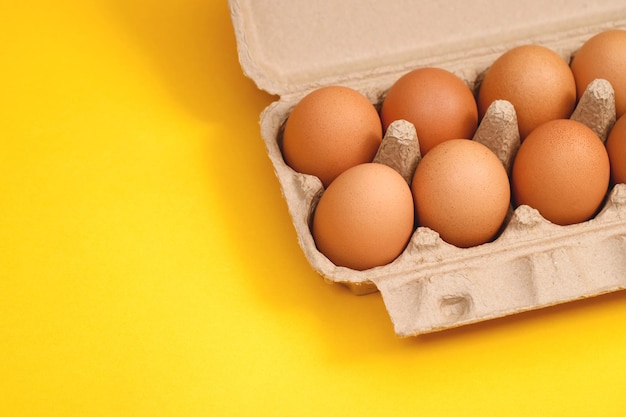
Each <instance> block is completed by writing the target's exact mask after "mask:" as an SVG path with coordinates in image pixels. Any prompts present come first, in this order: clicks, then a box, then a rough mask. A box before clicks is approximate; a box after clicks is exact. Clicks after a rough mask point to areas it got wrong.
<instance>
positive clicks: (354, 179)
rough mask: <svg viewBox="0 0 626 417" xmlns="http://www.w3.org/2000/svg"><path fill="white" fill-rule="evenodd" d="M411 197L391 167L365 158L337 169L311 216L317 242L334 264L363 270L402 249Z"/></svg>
mask: <svg viewBox="0 0 626 417" xmlns="http://www.w3.org/2000/svg"><path fill="white" fill-rule="evenodd" d="M413 213H414V210H413V198H412V197H411V191H410V189H409V186H408V184H407V183H406V181H405V180H404V178H403V177H402V176H401V175H400V174H399V173H398V172H396V171H395V170H394V169H392V168H390V167H388V166H386V165H382V164H378V163H366V164H361V165H357V166H354V167H352V168H350V169H348V170H346V171H344V172H343V173H341V174H340V175H339V176H338V177H337V178H336V179H335V181H333V182H332V183H331V184H330V186H329V187H328V188H327V189H326V191H324V193H323V194H322V197H321V198H320V200H319V203H318V204H317V208H316V209H315V213H314V216H313V227H312V229H313V238H314V239H315V242H316V246H317V248H318V249H319V250H320V252H322V253H323V254H324V255H325V256H327V257H328V258H329V259H330V260H331V261H332V262H333V263H334V264H335V265H338V266H345V267H348V268H352V269H355V270H359V271H361V270H365V269H369V268H374V267H376V266H381V265H386V264H388V263H390V262H392V261H393V260H394V259H396V258H397V257H398V255H400V253H402V251H403V250H404V248H405V247H406V245H407V243H408V241H409V238H410V237H411V234H412V233H413V223H414V220H413V217H414V214H413Z"/></svg>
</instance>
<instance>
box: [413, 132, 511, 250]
mask: <svg viewBox="0 0 626 417" xmlns="http://www.w3.org/2000/svg"><path fill="white" fill-rule="evenodd" d="M411 189H412V191H413V199H414V203H415V210H416V213H417V223H418V225H419V226H425V227H429V228H430V229H432V230H434V231H435V232H437V233H439V236H440V237H441V238H442V239H443V240H444V241H446V242H448V243H450V244H452V245H455V246H458V247H470V246H476V245H479V244H482V243H486V242H488V241H490V240H492V239H493V238H494V237H495V236H496V235H497V233H498V231H499V230H500V228H501V226H502V224H503V222H504V220H505V218H506V215H507V211H508V208H509V205H510V196H511V194H510V185H509V178H508V176H507V172H506V170H505V169H504V166H503V165H502V162H500V160H499V159H498V157H497V156H496V155H495V154H494V153H493V152H492V151H491V150H490V149H489V148H487V147H486V146H485V145H482V144H480V143H478V142H474V141H472V140H464V139H452V140H449V141H446V142H443V143H440V144H439V145H437V146H435V147H434V148H432V149H431V150H430V152H429V153H428V154H426V155H425V156H424V158H423V159H422V161H421V162H420V163H419V165H418V166H417V169H416V170H415V174H414V176H413V181H412V184H411Z"/></svg>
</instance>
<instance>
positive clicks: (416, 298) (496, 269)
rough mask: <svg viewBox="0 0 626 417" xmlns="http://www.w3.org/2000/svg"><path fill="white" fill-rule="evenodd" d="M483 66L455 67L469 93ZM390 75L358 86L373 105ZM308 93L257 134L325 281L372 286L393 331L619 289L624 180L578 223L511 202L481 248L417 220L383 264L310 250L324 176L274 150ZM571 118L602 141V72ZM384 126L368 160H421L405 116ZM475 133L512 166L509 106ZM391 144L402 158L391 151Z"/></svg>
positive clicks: (607, 115)
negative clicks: (361, 266) (448, 238)
mask: <svg viewBox="0 0 626 417" xmlns="http://www.w3.org/2000/svg"><path fill="white" fill-rule="evenodd" d="M589 36H591V35H589ZM579 45H580V41H578V43H576V44H575V45H570V48H569V49H567V48H563V45H562V44H560V46H561V48H562V49H561V50H559V52H560V53H561V54H562V55H564V56H565V57H567V60H568V61H569V58H570V57H571V56H573V53H575V50H576V48H577V47H578V46H579ZM481 65H482V66H481ZM486 69H487V66H485V65H484V63H483V64H475V67H473V68H470V69H469V70H464V71H461V72H459V73H456V74H457V75H458V76H460V77H461V78H462V79H463V80H464V81H465V82H466V83H467V85H469V86H470V88H472V89H473V90H474V91H475V92H476V91H477V89H478V87H479V85H480V80H481V76H482V74H484V72H485V71H486ZM409 70H410V69H409ZM407 71H408V70H407ZM453 72H454V71H453ZM400 75H401V74H400ZM400 75H398V76H397V77H399V76H400ZM468 75H469V78H468ZM392 82H393V80H389V79H387V80H386V81H385V82H381V84H380V85H377V84H375V83H374V82H364V83H363V85H362V88H356V89H357V90H359V91H360V92H362V93H363V94H364V95H366V96H367V97H368V98H369V99H370V101H371V102H372V103H373V104H375V105H376V106H377V107H379V106H380V103H381V102H382V99H383V98H384V96H385V93H386V91H387V90H388V88H389V87H390V85H391V83H392ZM350 86H351V87H352V88H355V86H354V85H350ZM309 91H310V90H309ZM306 93H307V91H303V92H301V93H298V94H291V95H285V96H282V97H281V99H280V100H279V101H277V102H275V103H273V104H271V105H270V106H269V107H268V108H266V109H265V110H264V111H263V113H262V115H261V133H262V136H263V138H264V140H265V143H266V146H267V150H268V154H269V156H270V159H271V160H272V161H273V165H274V169H275V172H276V175H277V177H278V179H279V182H280V184H281V188H282V191H283V194H284V196H285V199H286V201H287V204H288V209H289V212H290V215H291V217H292V220H293V223H294V226H295V228H296V231H297V235H298V241H299V244H300V246H301V248H302V250H303V252H304V254H305V256H306V258H307V260H308V261H309V263H310V264H311V266H312V268H313V269H314V270H315V271H317V272H318V273H319V274H320V275H321V276H322V277H323V278H324V279H325V280H327V281H328V282H331V283H340V284H342V285H345V286H347V287H348V288H350V289H351V290H352V292H354V293H355V294H358V295H364V294H369V293H372V292H375V291H380V292H381V294H382V296H383V299H384V302H385V305H386V308H387V311H388V312H389V315H390V318H391V320H392V322H393V324H394V329H395V332H396V334H397V335H399V336H411V335H416V334H421V333H427V332H432V331H437V330H442V329H446V328H451V327H457V326H460V325H464V324H468V323H472V322H477V321H482V320H487V319H491V318H495V317H501V316H505V315H509V314H514V313H518V312H521V311H526V310H532V309H537V308H540V307H545V306H549V305H554V304H558V303H563V302H567V301H572V300H575V299H581V298H587V297H591V296H595V295H599V294H603V293H606V292H611V291H616V290H619V289H624V288H626V204H625V203H626V185H624V184H618V185H616V186H614V187H613V188H612V189H611V190H610V193H609V194H608V195H607V200H606V203H605V204H604V206H603V207H602V209H601V211H600V212H599V213H598V214H597V215H596V216H595V217H594V218H593V219H591V220H589V221H587V222H584V223H580V224H575V225H570V226H557V225H554V224H552V223H550V222H548V221H547V220H545V219H544V218H542V217H541V215H540V214H539V213H538V212H537V211H536V210H534V209H532V208H530V207H528V206H520V207H518V208H517V209H515V210H513V208H512V207H511V209H510V214H509V216H508V218H507V221H506V223H505V224H504V225H503V228H502V231H501V233H500V234H499V236H498V237H497V238H496V239H495V240H493V241H492V242H489V243H485V244H483V245H480V246H476V247H472V248H464V249H461V248H457V247H454V246H452V245H450V244H448V243H446V242H444V241H443V240H441V238H440V237H439V235H438V234H437V233H436V232H434V231H432V230H430V229H428V228H424V227H418V228H417V229H416V230H415V232H414V233H413V236H412V238H411V240H410V242H409V244H408V246H407V248H406V249H405V251H404V252H403V253H402V254H401V255H400V256H399V257H398V258H397V259H396V260H394V261H393V262H392V263H390V264H388V265H384V266H380V267H376V268H372V269H369V270H365V271H355V270H351V269H349V268H345V267H340V266H336V265H334V264H333V263H332V262H330V261H329V260H328V259H327V258H326V257H325V256H324V255H323V254H321V253H320V252H319V251H318V250H317V248H316V246H315V242H314V240H313V237H312V234H311V220H312V216H313V214H314V210H315V206H316V204H317V201H318V200H319V198H320V196H321V195H322V193H323V191H324V189H323V187H322V183H321V181H320V180H319V179H318V178H316V177H314V176H311V175H306V174H301V173H297V172H295V171H294V170H292V169H291V168H290V167H289V166H287V165H286V164H285V162H284V160H283V158H282V153H281V149H280V145H281V135H282V129H283V126H284V123H285V121H286V120H287V118H288V116H289V113H290V112H291V110H292V109H293V107H294V106H295V104H296V103H297V102H298V101H299V99H300V98H301V97H304V95H305V94H306ZM571 118H572V119H575V120H578V121H580V122H582V123H584V124H585V125H587V126H588V127H590V128H591V129H592V130H593V131H594V132H595V133H596V134H597V135H598V136H599V137H600V138H601V139H602V140H603V141H604V140H605V139H606V136H607V134H608V132H609V131H610V128H611V127H612V125H613V123H614V122H615V102H614V94H613V89H612V87H611V85H610V84H609V83H608V82H606V81H604V80H596V81H594V82H593V83H591V84H590V86H589V87H588V89H587V91H586V93H585V95H584V96H583V97H582V98H581V100H580V101H579V103H578V105H577V107H576V109H575V111H574V113H573V114H572V116H571ZM392 126H393V128H390V129H388V131H387V133H386V135H385V138H384V139H383V143H382V144H381V149H380V150H379V153H378V154H377V157H376V159H375V161H376V162H381V163H385V164H387V165H389V166H391V167H392V168H394V169H396V170H398V172H400V173H401V174H402V175H403V176H404V177H405V179H409V178H411V177H412V172H413V171H414V169H415V166H416V164H417V162H418V161H419V148H418V154H417V155H415V154H412V155H410V154H411V150H410V149H408V148H410V147H411V146H412V145H411V141H413V142H415V140H416V138H415V129H414V128H413V127H412V125H411V124H410V123H408V122H406V121H397V122H394V124H392ZM473 139H474V140H476V141H479V142H481V143H483V144H485V145H487V146H488V147H489V148H490V149H491V150H492V151H494V153H496V155H498V157H499V158H500V160H501V161H502V163H503V164H504V166H505V167H506V168H507V170H508V171H509V172H510V168H511V164H512V161H513V158H514V156H515V152H516V151H517V148H518V147H519V143H520V141H519V133H518V130H517V119H516V116H515V110H514V108H513V106H512V105H511V104H510V103H508V102H506V101H503V100H499V101H497V102H494V103H493V104H492V106H491V107H490V109H489V110H488V112H487V114H486V116H485V117H484V118H483V120H482V121H481V123H480V125H479V127H478V130H477V131H476V134H475V136H474V138H473ZM385 147H388V148H389V149H385ZM402 147H404V149H401V148H402ZM398 149H400V151H402V152H404V154H405V156H403V157H401V158H398V157H397V155H398ZM390 155H392V156H391V157H390ZM393 155H395V157H394V156H393ZM406 155H410V156H406Z"/></svg>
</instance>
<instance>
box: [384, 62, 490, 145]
mask: <svg viewBox="0 0 626 417" xmlns="http://www.w3.org/2000/svg"><path fill="white" fill-rule="evenodd" d="M380 117H381V119H382V123H383V129H384V130H387V127H388V126H389V124H391V122H393V121H395V120H399V119H404V120H407V121H409V122H411V123H413V125H414V126H415V130H416V132H417V137H418V139H419V144H420V151H421V154H422V155H425V154H426V153H427V152H428V151H429V150H430V149H431V148H433V147H434V146H435V145H437V144H439V143H441V142H443V141H445V140H448V139H470V138H471V137H472V136H473V135H474V132H475V131H476V129H477V126H478V109H477V107H476V100H475V99H474V95H473V93H472V91H471V90H470V88H469V87H468V86H467V85H466V84H465V83H464V82H463V80H461V79H460V78H459V77H457V76H456V75H454V74H453V73H451V72H449V71H446V70H444V69H441V68H419V69H416V70H413V71H411V72H409V73H407V74H405V75H404V76H402V77H400V78H399V79H398V80H397V81H396V82H395V83H394V84H393V85H392V86H391V88H390V89H389V91H388V92H387V94H386V96H385V98H384V100H383V103H382V106H381V110H380Z"/></svg>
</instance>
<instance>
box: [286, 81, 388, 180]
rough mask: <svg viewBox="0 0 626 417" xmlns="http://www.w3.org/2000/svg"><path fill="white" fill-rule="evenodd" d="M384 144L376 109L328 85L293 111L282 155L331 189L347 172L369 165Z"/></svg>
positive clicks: (355, 94) (350, 91) (345, 89)
mask: <svg viewBox="0 0 626 417" xmlns="http://www.w3.org/2000/svg"><path fill="white" fill-rule="evenodd" d="M381 141H382V126H381V122H380V118H379V116H378V112H377V111H376V108H375V107H374V105H373V104H372V103H371V102H370V101H369V100H368V99H367V98H366V97H365V96H364V95H362V94H361V93H359V92H358V91H355V90H353V89H351V88H348V87H342V86H329V87H323V88H320V89H318V90H315V91H313V92H311V93H310V94H308V95H307V96H305V97H304V98H303V99H302V100H301V101H300V102H299V103H298V104H297V105H296V106H295V108H294V109H293V111H292V112H291V114H290V115H289V118H288V119H287V123H286V124H285V130H284V133H283V138H282V152H283V157H284V159H285V162H286V163H287V165H289V166H290V167H292V168H293V169H294V170H295V171H297V172H301V173H304V174H311V175H315V176H317V177H318V178H319V179H320V180H321V181H322V184H324V186H325V187H328V185H329V184H330V183H331V182H332V181H333V179H335V177H337V175H339V174H340V173H342V172H343V171H345V170H347V169H348V168H350V167H353V166H355V165H358V164H361V163H364V162H371V161H372V159H374V156H375V155H376V151H377V150H378V147H379V146H380V143H381Z"/></svg>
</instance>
